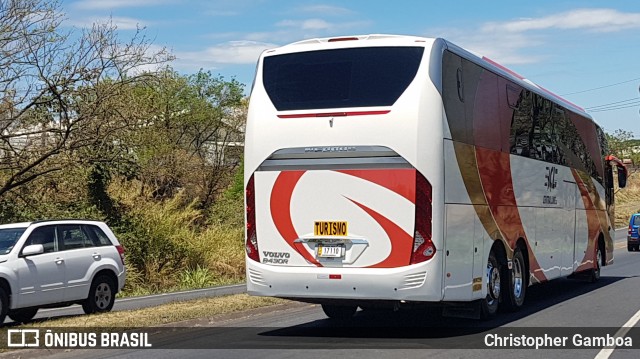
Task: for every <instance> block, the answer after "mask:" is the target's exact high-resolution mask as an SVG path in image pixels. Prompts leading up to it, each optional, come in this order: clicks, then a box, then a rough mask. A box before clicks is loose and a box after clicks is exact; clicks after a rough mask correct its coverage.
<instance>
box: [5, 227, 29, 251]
mask: <svg viewBox="0 0 640 359" xmlns="http://www.w3.org/2000/svg"><path fill="white" fill-rule="evenodd" d="M26 230H27V229H26V228H3V229H0V254H7V253H9V252H11V250H12V249H13V246H15V245H16V242H17V241H18V239H19V238H20V236H21V235H22V233H24V231H26Z"/></svg>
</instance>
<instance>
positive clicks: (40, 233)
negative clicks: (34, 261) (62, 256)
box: [25, 226, 58, 253]
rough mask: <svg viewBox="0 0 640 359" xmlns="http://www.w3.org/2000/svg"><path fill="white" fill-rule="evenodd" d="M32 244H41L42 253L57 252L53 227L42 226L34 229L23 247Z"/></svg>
mask: <svg viewBox="0 0 640 359" xmlns="http://www.w3.org/2000/svg"><path fill="white" fill-rule="evenodd" d="M32 244H42V247H43V248H44V253H50V252H56V251H58V243H57V242H56V231H55V226H44V227H38V228H36V229H34V230H33V232H31V234H30V235H29V238H27V242H26V243H25V247H26V246H29V245H32Z"/></svg>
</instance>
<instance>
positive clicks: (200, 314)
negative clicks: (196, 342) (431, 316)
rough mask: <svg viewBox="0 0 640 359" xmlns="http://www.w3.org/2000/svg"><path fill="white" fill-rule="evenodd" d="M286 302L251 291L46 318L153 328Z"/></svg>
mask: <svg viewBox="0 0 640 359" xmlns="http://www.w3.org/2000/svg"><path fill="white" fill-rule="evenodd" d="M285 303H289V301H287V300H284V299H278V298H269V297H252V296H249V295H247V294H236V295H229V296H223V297H213V298H203V299H196V300H189V301H180V302H173V303H169V304H163V305H159V306H155V307H149V308H143V309H136V310H122V311H116V312H109V313H102V314H93V315H81V316H77V317H66V318H60V319H51V320H48V321H46V326H47V327H68V328H93V327H100V328H104V329H109V328H139V327H151V326H160V325H165V324H169V323H175V322H179V321H184V320H190V319H201V318H209V317H214V316H217V315H222V314H229V313H235V312H240V311H245V310H249V309H255V308H260V307H266V306H272V305H278V304H285ZM31 327H35V328H41V327H43V323H42V322H36V323H31V324H27V325H24V326H22V328H31Z"/></svg>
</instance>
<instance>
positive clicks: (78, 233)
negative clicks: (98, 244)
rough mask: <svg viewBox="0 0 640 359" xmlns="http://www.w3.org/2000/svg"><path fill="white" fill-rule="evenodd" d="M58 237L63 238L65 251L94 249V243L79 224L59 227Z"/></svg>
mask: <svg viewBox="0 0 640 359" xmlns="http://www.w3.org/2000/svg"><path fill="white" fill-rule="evenodd" d="M58 236H59V238H62V243H63V244H64V249H65V250H69V249H77V248H84V247H93V242H92V241H91V239H89V236H88V235H87V234H86V233H85V232H84V231H83V230H82V227H81V226H80V225H79V224H65V225H60V226H58Z"/></svg>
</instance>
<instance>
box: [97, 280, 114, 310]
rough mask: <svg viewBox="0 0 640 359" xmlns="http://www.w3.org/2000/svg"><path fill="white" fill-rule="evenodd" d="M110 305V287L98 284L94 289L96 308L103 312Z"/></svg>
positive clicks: (105, 284)
mask: <svg viewBox="0 0 640 359" xmlns="http://www.w3.org/2000/svg"><path fill="white" fill-rule="evenodd" d="M109 303H111V287H109V285H108V284H107V283H100V284H98V286H97V287H96V306H97V307H98V309H100V310H104V309H106V308H107V307H108V306H109Z"/></svg>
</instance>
